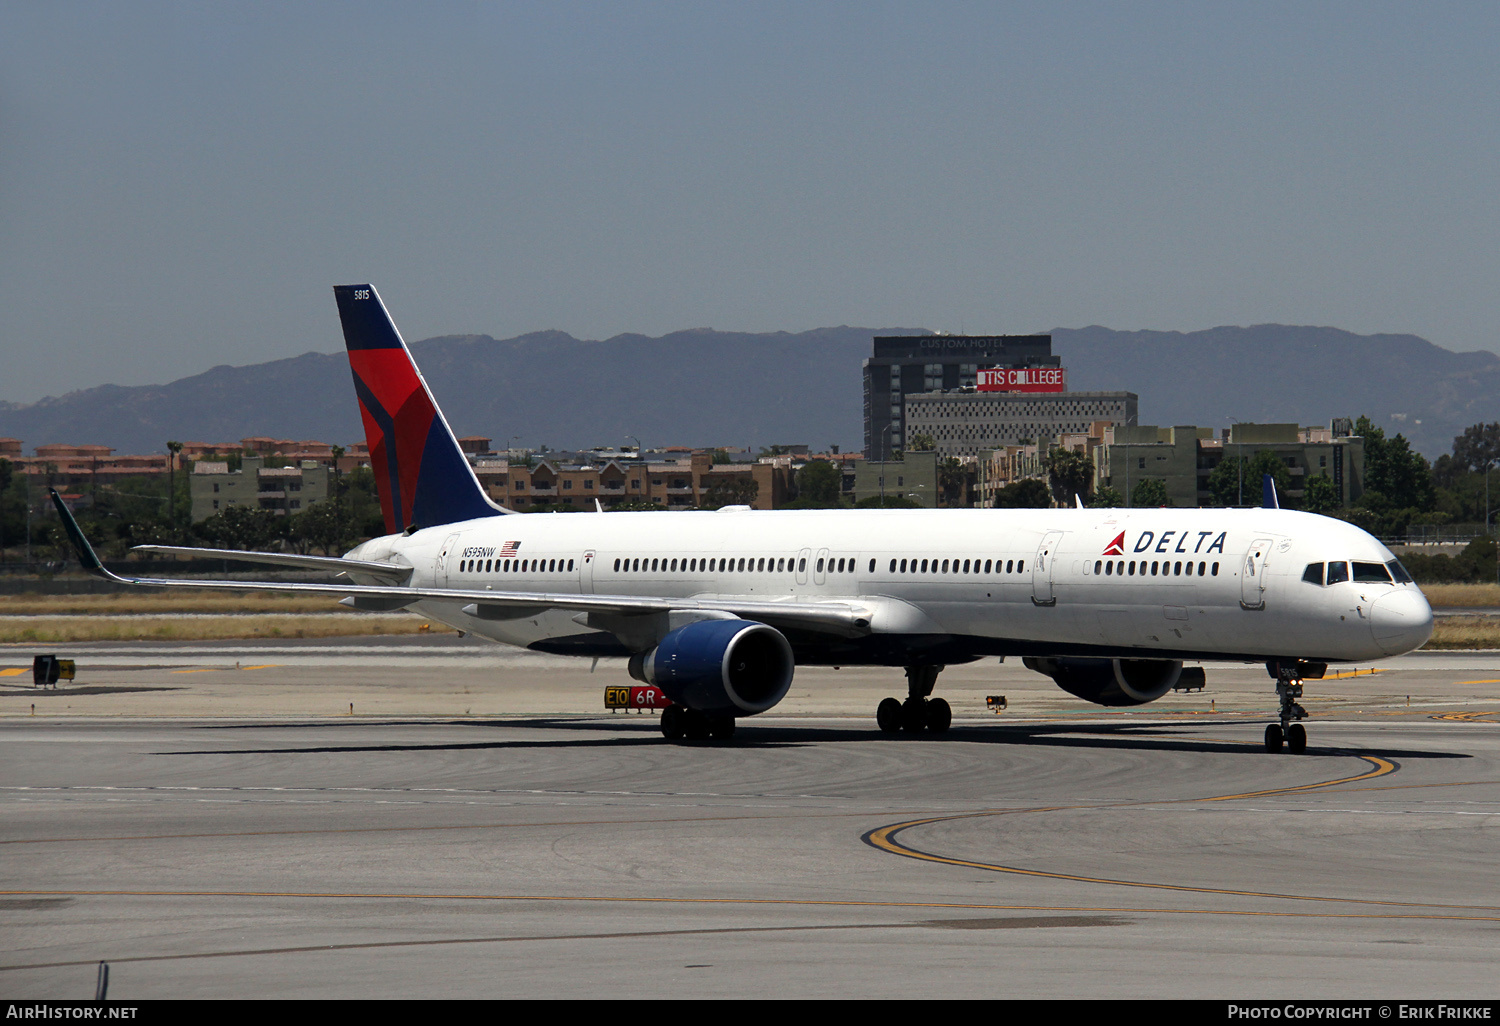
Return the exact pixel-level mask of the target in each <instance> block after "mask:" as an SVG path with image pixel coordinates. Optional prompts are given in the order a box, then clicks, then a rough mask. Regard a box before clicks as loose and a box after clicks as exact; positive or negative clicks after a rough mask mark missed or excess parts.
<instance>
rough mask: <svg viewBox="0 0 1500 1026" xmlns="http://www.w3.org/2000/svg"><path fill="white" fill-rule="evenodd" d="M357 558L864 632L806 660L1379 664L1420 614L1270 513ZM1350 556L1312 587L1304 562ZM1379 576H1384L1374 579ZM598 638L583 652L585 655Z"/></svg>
mask: <svg viewBox="0 0 1500 1026" xmlns="http://www.w3.org/2000/svg"><path fill="white" fill-rule="evenodd" d="M350 556H351V557H353V558H361V559H376V560H392V561H395V562H400V563H409V564H410V565H411V566H412V567H413V568H414V571H413V576H412V579H411V582H410V583H411V584H412V585H413V586H417V587H430V588H463V589H465V590H472V591H484V590H487V589H488V590H493V591H496V592H511V593H514V592H548V593H566V594H574V593H577V594H584V595H590V594H592V595H630V596H649V597H662V598H684V599H695V600H698V601H700V602H703V601H709V602H712V601H716V600H718V599H720V598H723V599H725V600H726V605H732V603H731V602H729V601H728V599H729V598H730V597H733V596H740V597H744V598H754V599H756V600H759V601H766V600H785V601H798V602H818V601H827V602H844V603H850V604H856V605H859V606H861V607H864V608H868V610H869V612H870V617H869V620H870V634H869V636H868V638H866V639H863V641H862V642H859V643H855V642H849V641H846V640H840V639H828V640H827V644H824V643H823V641H822V640H821V639H819V638H818V637H817V636H816V635H812V634H807V635H803V636H800V637H794V638H793V643H794V646H795V647H796V648H797V657H798V660H799V661H802V662H839V663H858V662H862V661H863V662H877V663H888V664H899V663H900V662H901V661H902V655H901V652H902V650H903V646H910V645H917V646H929V647H930V646H937V648H938V649H940V650H941V651H942V652H944V653H947V656H948V661H959V660H960V659H962V658H965V657H967V658H975V657H978V656H982V655H995V654H999V655H1006V654H1013V655H1070V654H1076V655H1100V656H1106V655H1114V656H1125V657H1133V658H1163V659H1174V658H1175V659H1183V658H1189V659H1215V658H1223V659H1243V660H1251V659H1255V660H1258V659H1267V658H1275V657H1293V658H1306V659H1315V660H1334V661H1350V660H1368V659H1377V658H1382V657H1385V656H1389V655H1394V654H1398V653H1400V652H1405V651H1409V650H1411V649H1413V648H1417V647H1419V646H1420V645H1421V644H1422V643H1424V642H1425V641H1426V640H1427V637H1428V636H1429V634H1430V633H1431V625H1432V611H1431V609H1430V608H1429V607H1428V604H1427V601H1426V599H1425V598H1424V597H1423V596H1422V593H1421V591H1420V590H1419V589H1418V588H1417V587H1416V585H1414V584H1411V583H1400V581H1401V578H1402V577H1404V573H1402V572H1400V571H1399V565H1396V566H1393V567H1392V571H1394V572H1395V573H1396V577H1395V578H1394V579H1391V578H1386V579H1384V580H1380V579H1376V578H1377V576H1378V575H1376V574H1375V572H1374V571H1373V570H1371V569H1370V568H1371V567H1372V566H1373V565H1376V564H1379V565H1390V564H1393V563H1394V559H1393V557H1392V555H1391V553H1390V552H1389V550H1387V549H1386V548H1385V547H1384V546H1383V545H1381V544H1380V543H1379V542H1378V541H1377V540H1376V539H1374V538H1373V537H1371V536H1370V535H1368V534H1366V533H1365V532H1364V531H1361V530H1359V529H1358V528H1356V527H1353V526H1351V525H1349V524H1347V523H1344V522H1342V521H1338V520H1332V519H1329V518H1326V517H1320V516H1315V515H1312V514H1308V513H1299V512H1294V511H1289V510H1277V509H1170V508H1163V509H1138V510H1093V509H1057V510H814V511H774V512H763V511H750V510H725V511H719V512H713V513H666V512H662V513H652V512H643V513H609V514H599V513H573V514H528V515H525V516H496V517H489V518H484V519H480V520H472V521H467V522H464V523H458V524H450V525H447V526H444V527H435V528H430V529H427V530H422V531H418V532H416V533H414V534H412V535H410V536H389V537H385V538H377V539H374V540H372V541H370V542H366V543H365V544H364V545H361V546H360V547H359V548H357V549H355V550H354V551H353V552H351V553H350ZM1335 562H1338V563H1343V564H1346V565H1347V566H1350V567H1353V566H1355V565H1356V564H1360V565H1362V566H1363V570H1362V571H1361V574H1362V575H1363V577H1364V578H1365V579H1363V580H1352V579H1351V580H1347V581H1342V582H1338V581H1336V582H1334V583H1323V582H1321V581H1320V582H1319V583H1312V582H1310V581H1308V580H1305V579H1304V572H1305V571H1306V569H1307V568H1308V566H1309V565H1310V564H1325V565H1326V564H1330V563H1335ZM1388 572H1391V571H1388ZM463 605H464V603H461V602H448V601H431V600H429V601H424V602H422V603H419V604H418V605H416V606H414V607H413V608H415V609H417V610H419V611H421V612H422V613H423V614H424V615H427V616H430V617H432V618H433V619H436V620H438V621H440V622H442V623H446V624H449V625H451V626H453V627H455V628H458V629H459V630H463V631H470V632H473V633H475V634H477V635H480V636H482V637H486V638H490V639H493V640H495V641H499V642H503V643H506V644H512V645H521V646H529V647H536V648H543V649H547V650H553V651H576V652H578V653H579V654H590V653H591V652H593V653H604V652H607V651H609V645H610V644H611V643H613V642H612V639H611V637H610V636H609V635H607V634H604V633H603V632H600V631H597V630H594V629H592V628H590V627H589V626H586V625H585V623H584V620H585V619H586V617H583V616H580V615H579V614H576V613H572V612H569V611H566V610H555V609H554V610H551V611H547V612H539V613H536V614H535V615H528V616H525V617H524V618H518V619H511V620H504V621H500V622H494V621H489V620H482V619H478V618H476V617H474V616H469V615H467V614H465V613H464V612H462V609H463ZM595 642H597V647H591V646H592V645H593V643H595Z"/></svg>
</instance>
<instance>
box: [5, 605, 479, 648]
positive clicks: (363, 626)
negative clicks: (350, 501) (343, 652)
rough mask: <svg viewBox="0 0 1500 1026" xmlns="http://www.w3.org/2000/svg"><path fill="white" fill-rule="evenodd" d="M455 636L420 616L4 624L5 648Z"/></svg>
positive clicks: (338, 615) (65, 620)
mask: <svg viewBox="0 0 1500 1026" xmlns="http://www.w3.org/2000/svg"><path fill="white" fill-rule="evenodd" d="M429 631H430V632H432V633H442V634H451V633H453V631H452V629H451V628H449V627H445V626H443V625H442V624H440V623H433V622H431V621H428V620H423V619H422V618H420V617H416V616H361V615H359V614H354V613H323V614H312V615H308V616H299V617H284V616H276V617H271V616H253V615H252V616H194V617H191V618H185V617H174V616H132V617H101V616H82V617H74V616H57V617H52V616H45V617H36V618H27V619H25V620H0V644H12V645H15V644H27V643H36V644H64V643H68V642H79V641H220V640H229V639H236V638H340V637H362V636H369V635H376V634H387V635H388V634H424V633H428V632H429Z"/></svg>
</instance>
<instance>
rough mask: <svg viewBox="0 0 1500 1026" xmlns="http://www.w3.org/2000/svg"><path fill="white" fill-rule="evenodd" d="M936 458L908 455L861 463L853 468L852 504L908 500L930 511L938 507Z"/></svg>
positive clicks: (925, 454) (930, 455)
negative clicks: (868, 500) (866, 501)
mask: <svg viewBox="0 0 1500 1026" xmlns="http://www.w3.org/2000/svg"><path fill="white" fill-rule="evenodd" d="M938 494H939V493H938V454H937V453H935V452H908V453H905V454H904V455H903V456H902V458H901V459H899V460H864V461H863V462H861V463H858V464H856V465H855V468H854V501H855V502H856V503H859V502H863V501H864V500H866V499H878V498H881V497H885V498H888V499H910V500H911V501H912V502H915V503H917V504H919V505H922V506H926V507H927V508H929V509H936V508H937V505H938Z"/></svg>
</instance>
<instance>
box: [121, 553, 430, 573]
mask: <svg viewBox="0 0 1500 1026" xmlns="http://www.w3.org/2000/svg"><path fill="white" fill-rule="evenodd" d="M131 551H132V552H156V553H160V554H161V555H163V556H187V557H189V558H192V559H237V560H239V561H240V562H242V563H267V564H270V565H272V566H294V567H297V568H298V569H301V570H328V571H330V572H333V573H339V572H343V573H359V574H373V575H375V576H377V577H389V578H392V579H395V580H405V579H406V578H408V577H410V576H411V571H412V568H411V567H409V566H401V565H399V564H397V563H379V562H376V561H374V560H370V559H344V558H342V557H338V556H299V555H296V554H295V553H290V552H246V551H241V550H240V549H200V548H196V547H194V546H191V545H136V546H134V547H133V548H132V549H131Z"/></svg>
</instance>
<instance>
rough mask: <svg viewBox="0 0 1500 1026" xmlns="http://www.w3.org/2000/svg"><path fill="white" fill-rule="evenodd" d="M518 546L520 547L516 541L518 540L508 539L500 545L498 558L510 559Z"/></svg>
mask: <svg viewBox="0 0 1500 1026" xmlns="http://www.w3.org/2000/svg"><path fill="white" fill-rule="evenodd" d="M520 548H521V543H520V542H518V541H509V542H506V543H505V544H504V545H502V546H500V558H501V559H512V558H514V557H515V554H516V552H517V551H518V550H519V549H520Z"/></svg>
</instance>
